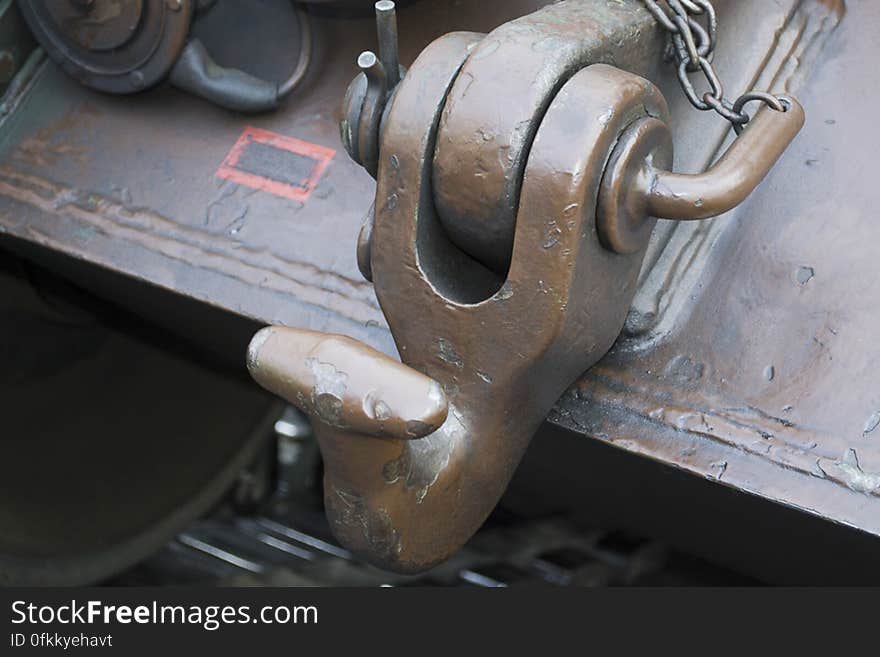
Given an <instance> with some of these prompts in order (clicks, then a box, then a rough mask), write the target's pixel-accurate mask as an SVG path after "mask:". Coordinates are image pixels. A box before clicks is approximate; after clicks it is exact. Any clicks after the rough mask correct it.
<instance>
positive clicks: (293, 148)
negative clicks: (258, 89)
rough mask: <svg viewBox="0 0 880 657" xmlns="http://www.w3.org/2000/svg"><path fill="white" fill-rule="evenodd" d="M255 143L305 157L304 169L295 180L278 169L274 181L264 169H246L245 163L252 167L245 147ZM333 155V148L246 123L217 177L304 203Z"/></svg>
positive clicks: (334, 152)
mask: <svg viewBox="0 0 880 657" xmlns="http://www.w3.org/2000/svg"><path fill="white" fill-rule="evenodd" d="M254 144H259V145H261V146H262V147H268V148H271V149H277V150H279V151H283V152H285V153H292V154H294V155H295V156H298V157H300V158H305V160H304V172H303V173H302V175H300V176H297V179H296V180H284V179H283V178H285V176H286V175H287V174H289V173H290V172H281V171H279V178H281V179H278V180H276V179H273V178H272V177H269V176H268V175H266V173H265V172H262V173H256V172H255V171H253V170H252V169H251V170H249V169H248V166H252V163H250V164H249V163H248V161H247V160H248V158H247V155H248V149H249V148H252V147H253V145H254ZM335 156H336V151H335V150H333V149H332V148H327V147H325V146H319V145H317V144H312V143H310V142H307V141H303V140H301V139H296V138H295V137H285V136H284V135H279V134H277V133H274V132H269V131H268V130H261V129H260V128H254V127H251V126H248V127H247V128H245V129H244V132H242V133H241V136H240V137H239V138H238V141H236V142H235V145H234V146H233V147H232V150H231V151H229V154H228V155H227V156H226V159H225V160H224V161H223V164H221V165H220V168H219V169H218V170H217V176H218V177H220V178H224V179H226V180H230V181H232V182H234V183H237V184H239V185H244V186H246V187H250V188H251V189H258V190H260V191H263V192H268V193H270V194H274V195H275V196H280V197H282V198H289V199H292V200H294V201H300V202H303V203H304V202H306V201H307V200H308V199H309V196H311V195H312V192H313V191H315V188H316V187H317V186H318V183H319V182H320V181H321V177H322V176H323V175H324V172H325V171H326V170H327V167H328V166H330V161H331V160H332V159H333V158H334V157H335ZM282 174H284V175H282Z"/></svg>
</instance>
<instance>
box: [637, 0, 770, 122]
mask: <svg viewBox="0 0 880 657" xmlns="http://www.w3.org/2000/svg"><path fill="white" fill-rule="evenodd" d="M643 2H644V4H645V6H646V7H647V9H648V11H650V12H651V13H652V14H653V15H654V18H655V19H657V22H658V23H660V25H661V26H663V28H664V29H665V30H666V31H667V32H669V35H670V40H669V46H668V48H667V53H666V58H667V59H668V60H669V61H673V60H674V62H675V64H676V71H677V73H678V80H679V82H680V83H681V88H682V89H683V90H684V93H685V95H686V96H687V98H688V100H689V101H690V103H691V105H693V106H694V107H696V108H697V109H698V110H702V111H709V110H712V111H715V112H716V113H718V114H719V115H720V116H721V117H723V118H724V119H726V120H727V121H729V122H730V123H731V125H732V126H733V129H734V130H735V131H736V134H740V133H741V132H742V131H743V128H744V127H745V125H746V123H748V122H749V120H750V117H749V115H748V114H746V113H745V112H744V111H743V108H744V107H745V105H746V104H747V103H749V102H752V101H759V102H763V103H765V104H766V105H768V106H770V107H772V108H773V109H774V110H776V111H778V112H784V111H786V109H787V107H786V105H785V103H784V101H783V100H781V99H779V98H777V97H776V96H773V95H772V94H769V93H765V92H763V91H749V92H747V93H745V94H743V95H742V96H740V97H739V98H738V99H737V100H736V102H734V103H731V102H730V101H729V100H727V99H726V98H725V97H724V85H723V84H722V83H721V79H720V78H719V77H718V74H717V73H716V72H715V68H714V67H713V66H712V60H713V59H714V57H715V46H716V45H717V43H718V17H717V16H716V14H715V7H714V6H713V5H712V3H711V2H710V0H660V1H659V2H658V1H657V0H643ZM661 2H662V6H661ZM701 20H702V21H703V22H700V21H701ZM697 72H700V73H702V75H703V77H704V78H705V79H706V82H707V83H708V85H709V91H707V92H705V93H704V94H703V95H702V96H700V94H699V92H698V91H697V89H696V87H695V86H694V84H693V82H692V81H691V77H690V76H691V74H693V73H697Z"/></svg>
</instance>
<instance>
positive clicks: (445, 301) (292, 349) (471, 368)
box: [249, 33, 668, 572]
mask: <svg viewBox="0 0 880 657" xmlns="http://www.w3.org/2000/svg"><path fill="white" fill-rule="evenodd" d="M481 38H482V37H481V35H476V34H466V33H460V34H453V35H449V36H447V37H444V38H443V39H440V40H439V41H437V42H435V43H434V44H433V45H432V46H430V47H429V48H428V49H427V50H426V51H425V52H424V53H423V54H422V55H421V56H420V57H419V59H418V60H417V61H416V63H415V64H414V66H413V68H412V70H411V71H410V73H409V75H408V76H407V78H406V79H405V80H404V82H403V83H402V85H401V87H400V89H399V91H398V93H397V96H396V99H395V101H394V104H393V106H392V108H391V111H390V114H389V116H388V119H387V124H386V126H385V129H384V132H383V142H382V157H381V164H380V169H379V178H378V189H377V196H376V198H377V201H376V215H375V223H374V227H373V231H374V233H373V238H372V250H371V256H372V257H371V264H372V275H373V280H374V283H375V287H376V293H377V295H378V297H379V300H380V303H381V304H382V308H383V311H384V312H385V314H386V316H387V317H388V321H389V324H390V325H391V330H392V334H393V335H394V338H395V341H396V343H397V345H398V349H399V351H400V353H401V354H402V359H403V362H404V363H406V365H408V366H409V367H411V368H412V370H413V371H410V372H408V373H407V374H406V376H407V377H408V378H411V379H412V378H415V380H416V382H417V383H416V384H407V383H406V382H405V380H403V379H401V380H400V381H398V382H395V381H394V378H395V376H400V372H401V367H402V366H401V365H398V364H396V363H389V362H385V363H380V362H379V361H378V360H377V359H376V358H375V356H374V355H372V354H366V353H365V352H364V351H363V348H358V347H354V346H352V345H351V344H350V343H349V342H347V341H344V340H343V339H340V338H338V337H333V338H326V337H324V338H322V337H316V336H314V334H302V333H298V332H290V331H284V332H282V331H281V330H280V329H267V330H266V331H267V332H263V333H261V334H259V335H258V336H257V338H256V339H255V341H254V343H253V344H252V347H251V351H250V358H249V366H250V368H251V371H252V373H253V375H254V377H255V378H256V380H257V381H258V382H260V383H261V384H262V385H263V386H265V387H267V388H268V389H269V390H271V391H272V392H275V393H276V394H280V395H282V396H284V397H285V398H286V399H288V400H289V401H291V402H292V403H294V404H297V405H298V406H299V407H300V408H301V409H302V410H304V411H305V412H308V413H310V414H311V415H312V416H313V417H314V418H315V419H316V420H317V422H316V432H317V435H318V440H319V442H320V444H321V448H322V453H323V455H324V459H325V501H326V507H327V510H328V513H329V515H330V518H331V524H332V526H333V528H334V531H335V532H336V534H337V536H338V537H339V538H340V540H342V541H343V542H344V543H345V545H347V546H348V547H350V548H352V549H354V550H355V551H357V552H359V553H360V554H361V555H363V556H364V557H366V558H368V559H370V560H371V561H372V562H374V563H376V564H377V565H380V566H382V567H385V568H389V569H393V570H398V571H403V572H415V571H419V570H422V569H425V568H427V567H430V566H431V565H433V564H435V563H437V562H438V561H440V560H443V559H445V558H446V557H448V556H449V555H450V554H452V553H453V552H454V551H455V550H457V549H458V548H459V547H460V546H461V545H462V544H463V543H464V542H465V541H466V540H467V539H468V538H469V537H470V536H471V535H472V534H473V532H474V531H476V529H477V528H478V527H479V526H480V525H481V524H482V522H483V521H484V520H485V518H486V516H487V515H488V514H489V512H490V511H491V510H492V509H493V508H494V506H495V504H496V503H497V500H498V499H499V498H500V496H501V494H502V493H503V491H504V489H505V488H506V486H507V483H508V481H509V480H510V477H511V476H512V474H513V472H514V469H515V468H516V466H517V464H518V463H519V460H520V458H521V457H522V454H523V452H524V451H525V448H526V446H527V445H528V443H529V441H530V440H531V438H532V436H533V435H534V433H535V431H536V430H537V429H538V427H539V426H540V424H541V423H542V422H543V419H544V417H545V416H546V414H547V412H548V411H549V409H550V408H551V407H552V405H553V402H554V400H556V399H557V398H558V397H559V395H560V394H561V392H562V391H563V390H564V389H565V388H566V387H567V386H568V385H570V384H571V382H572V381H573V380H574V379H575V378H576V377H577V376H578V375H579V373H581V372H583V371H584V370H585V369H587V368H588V367H589V366H590V365H592V364H593V363H594V362H595V361H596V360H598V358H600V357H601V356H602V354H604V353H605V351H607V349H608V348H610V346H611V344H612V343H613V342H614V340H615V339H616V337H617V335H618V333H619V331H620V328H621V326H622V325H623V321H624V319H625V317H626V312H627V308H628V305H629V299H631V298H632V295H633V294H634V292H635V284H636V280H637V275H638V272H639V269H640V267H641V256H642V255H643V253H644V250H642V252H641V253H638V254H633V255H629V256H624V255H617V254H613V253H610V252H609V251H607V250H606V249H604V248H603V247H602V245H601V244H600V242H599V239H598V236H597V229H596V217H595V208H596V197H597V194H598V189H599V184H600V181H601V178H602V174H603V171H604V166H605V163H606V161H607V159H608V155H609V153H610V152H611V150H612V148H613V147H614V144H615V143H616V141H617V138H618V136H619V135H620V133H621V132H622V131H623V130H624V129H625V128H626V127H627V126H628V125H629V124H630V123H631V122H632V121H634V120H638V119H640V118H642V117H644V116H647V115H649V114H650V115H653V116H659V117H662V118H666V119H667V120H668V117H667V109H666V103H665V101H664V100H663V97H662V95H661V94H660V92H659V91H658V90H657V89H656V88H655V87H654V86H653V85H651V84H650V83H649V82H647V81H646V80H644V79H642V78H639V77H638V76H635V75H632V74H630V73H624V72H622V71H620V70H619V69H616V68H613V67H609V66H605V65H594V66H591V67H588V68H586V69H584V70H582V71H580V72H579V73H577V74H576V75H574V76H573V77H572V78H571V79H570V80H569V81H568V82H567V83H566V84H565V85H564V86H563V87H562V89H561V91H560V92H559V93H558V94H557V95H556V97H555V98H554V99H553V101H552V103H551V105H550V107H549V108H548V109H547V112H546V114H545V115H544V116H543V120H542V121H541V122H540V127H538V128H537V131H536V136H535V140H534V143H533V145H532V150H531V157H530V163H529V165H528V167H527V168H526V171H525V176H524V180H523V182H522V194H521V197H520V199H519V204H518V205H519V213H518V218H517V226H518V229H517V230H518V232H517V238H516V241H515V244H514V247H513V248H514V250H513V257H512V264H511V269H510V273H509V276H508V277H507V279H506V281H503V285H502V281H500V280H498V279H496V278H494V277H493V276H491V275H490V274H488V272H486V271H485V270H484V269H483V268H482V267H481V265H480V264H479V263H477V262H475V261H473V260H471V259H470V257H469V256H467V255H466V254H464V253H462V252H461V251H460V250H458V249H457V247H456V246H455V245H454V244H453V243H452V242H451V241H450V240H449V239H448V238H447V237H446V236H445V234H444V233H443V230H442V227H441V224H440V221H439V218H438V216H437V213H436V212H435V209H434V204H433V202H432V199H431V195H430V189H431V177H430V170H431V161H432V157H433V155H434V147H435V135H436V131H437V126H438V123H439V121H440V116H441V112H442V111H443V107H444V99H445V98H446V97H447V95H448V92H449V88H450V86H451V85H452V84H453V83H454V81H455V80H456V78H457V76H458V74H459V68H460V66H461V64H462V63H463V62H464V61H465V60H466V59H467V57H468V56H469V54H470V53H471V52H472V51H473V50H474V49H473V45H474V44H476V43H478V42H479V41H480V40H481ZM476 83H478V81H477V82H476ZM548 218H556V219H548ZM316 342H317V344H318V345H319V347H320V348H319V349H318V350H316V349H315V344H316ZM353 353H356V354H357V355H358V357H353ZM364 359H366V362H364ZM368 364H369V366H367V365H368ZM417 372H421V373H424V374H425V375H427V376H428V377H430V379H424V378H423V379H419V378H418V376H419V375H417V374H416V373H417ZM431 379H433V381H432V380H431ZM536 381H540V382H541V384H540V385H538V386H536V385H535V382H536ZM434 382H436V383H434ZM392 386H397V388H393V387H392ZM439 386H442V390H443V392H444V393H445V395H446V398H448V403H449V413H448V416H447V417H446V420H445V422H444V423H443V424H442V426H440V427H439V428H438V429H437V430H436V431H433V432H426V431H423V430H422V429H424V428H426V427H429V426H430V424H431V422H429V421H428V418H430V419H431V420H433V419H436V417H438V416H439V415H438V412H439V408H440V407H439V406H438V403H439V402H438V396H437V394H436V391H437V390H440V389H441V388H440V387H439ZM419 388H421V390H422V392H421V393H419ZM328 391H330V392H328ZM407 393H408V396H407ZM328 394H330V395H331V399H330V401H326V400H325V402H324V403H323V404H324V406H325V407H329V408H331V409H332V411H331V412H330V413H329V414H328V412H327V411H326V408H321V404H319V401H318V400H321V399H325V397H326V395H328ZM377 400H378V401H377ZM379 402H381V405H382V408H383V409H384V413H383V418H384V419H383V420H382V421H381V422H379V426H380V427H381V429H380V430H381V431H386V432H388V433H389V434H390V438H389V437H388V435H387V434H386V437H385V438H379V439H377V438H375V437H369V436H368V435H364V433H365V429H371V433H373V434H375V431H376V427H375V424H376V421H377V420H376V417H377V414H376V412H375V408H376V405H377V404H378V403H379ZM413 406H414V407H415V409H417V410H420V409H425V408H429V409H431V413H427V414H426V413H424V412H423V415H417V414H414V413H413V412H412V411H411V410H410V411H408V410H405V409H406V408H407V407H413ZM365 408H366V409H369V410H367V411H366V419H365V417H364V410H363V409H365ZM413 421H417V423H418V424H417V426H418V427H419V429H420V430H419V431H417V432H413V431H409V432H408V433H404V432H403V431H402V428H403V427H406V426H408V424H409V423H411V422H413ZM425 434H427V435H425ZM423 435H424V437H421V438H420V439H418V440H410V438H416V437H419V436H423ZM394 438H396V439H394ZM401 438H406V440H401Z"/></svg>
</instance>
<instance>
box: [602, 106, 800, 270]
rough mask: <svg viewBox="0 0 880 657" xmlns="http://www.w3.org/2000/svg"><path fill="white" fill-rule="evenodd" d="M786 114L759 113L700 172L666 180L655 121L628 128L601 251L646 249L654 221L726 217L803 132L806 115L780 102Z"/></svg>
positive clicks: (605, 202)
mask: <svg viewBox="0 0 880 657" xmlns="http://www.w3.org/2000/svg"><path fill="white" fill-rule="evenodd" d="M781 101H782V103H783V105H784V106H785V107H786V110H785V111H784V112H780V111H778V110H775V109H773V108H771V107H769V106H763V107H762V108H761V109H760V110H758V112H757V114H756V115H755V117H754V118H753V119H752V120H751V121H750V122H749V123H748V126H747V127H746V129H745V130H744V131H743V132H742V134H741V135H740V136H739V137H738V138H737V139H735V140H734V141H733V143H732V144H731V145H730V148H728V149H727V151H726V152H725V153H724V155H722V156H721V158H720V159H719V160H718V161H717V162H716V163H715V164H714V165H712V166H711V167H710V168H709V169H708V170H707V171H706V172H704V173H700V174H682V173H672V172H671V171H669V170H668V169H669V168H670V166H671V159H672V146H671V137H670V136H669V133H668V129H667V128H666V126H665V125H664V124H663V123H662V122H660V121H658V120H657V119H653V118H646V119H643V120H641V121H639V122H637V123H635V124H633V125H632V126H631V127H630V129H629V130H628V131H627V132H626V133H625V134H624V135H623V136H622V137H621V139H620V142H619V144H618V146H617V148H616V149H615V152H614V153H613V154H612V156H611V159H610V160H609V165H608V169H607V171H606V174H605V178H604V180H603V183H602V190H601V193H600V197H599V214H598V217H597V223H598V227H599V232H600V237H601V239H602V242H603V244H605V246H606V247H607V248H609V249H611V250H612V251H615V252H617V253H635V252H636V251H638V250H640V249H641V248H643V247H644V245H645V244H646V243H647V239H648V237H649V236H650V232H651V230H652V229H653V227H654V223H655V219H654V218H662V219H675V220H679V221H693V220H699V219H708V218H710V217H716V216H718V215H720V214H723V213H725V212H728V211H729V210H732V209H733V208H735V207H736V206H738V205H739V204H740V203H742V202H743V201H745V200H746V199H747V198H748V197H749V195H750V194H751V193H752V192H753V191H754V190H755V188H756V187H757V186H758V184H759V183H760V182H761V181H762V180H763V179H764V178H765V177H766V176H767V174H768V173H769V172H770V170H771V169H772V168H773V166H774V165H775V164H776V162H777V160H779V158H780V157H781V156H782V154H783V153H784V152H785V150H786V149H787V148H788V146H789V144H791V142H792V141H793V140H794V138H795V137H796V136H797V134H798V133H799V132H800V130H801V128H803V125H804V120H805V117H804V109H803V107H801V105H800V103H798V102H797V101H796V100H795V99H794V98H789V97H785V96H783V97H782V98H781Z"/></svg>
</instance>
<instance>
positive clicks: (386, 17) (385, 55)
mask: <svg viewBox="0 0 880 657" xmlns="http://www.w3.org/2000/svg"><path fill="white" fill-rule="evenodd" d="M376 28H377V31H378V33H379V60H380V61H381V62H382V66H383V67H384V68H385V75H386V77H387V83H388V88H389V89H393V88H394V87H395V86H397V83H398V82H400V57H399V56H398V42H397V9H396V5H395V4H394V3H393V2H392V1H391V0H380V1H379V2H377V3H376Z"/></svg>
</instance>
